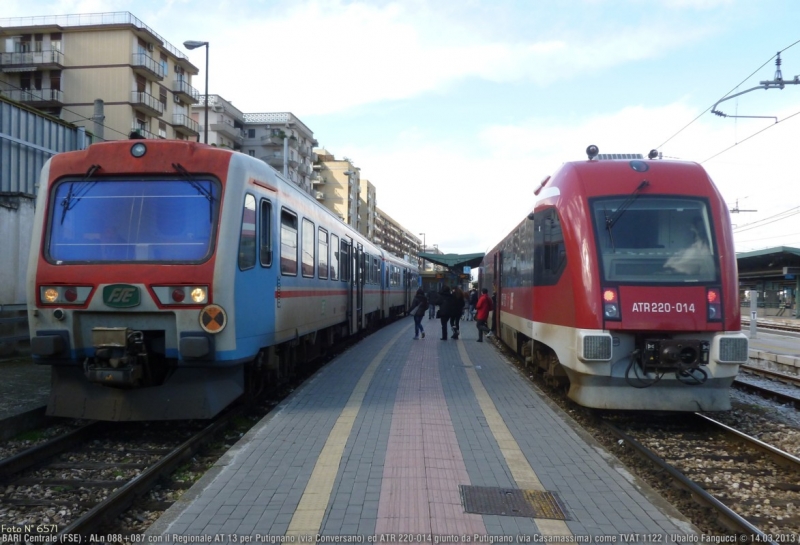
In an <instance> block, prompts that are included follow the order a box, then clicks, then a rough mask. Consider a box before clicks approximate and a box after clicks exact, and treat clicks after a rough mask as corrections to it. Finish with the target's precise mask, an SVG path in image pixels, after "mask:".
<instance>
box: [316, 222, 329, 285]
mask: <svg viewBox="0 0 800 545" xmlns="http://www.w3.org/2000/svg"><path fill="white" fill-rule="evenodd" d="M317 253H318V254H319V261H317V276H319V277H320V278H322V279H323V280H325V279H327V278H328V232H327V231H326V230H325V229H323V228H322V227H320V228H319V232H318V233H317Z"/></svg>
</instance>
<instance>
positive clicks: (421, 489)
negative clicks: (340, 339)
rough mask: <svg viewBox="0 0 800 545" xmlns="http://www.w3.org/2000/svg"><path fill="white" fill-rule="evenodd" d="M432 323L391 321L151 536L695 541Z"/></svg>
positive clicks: (641, 489) (550, 415)
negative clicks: (418, 329) (418, 333)
mask: <svg viewBox="0 0 800 545" xmlns="http://www.w3.org/2000/svg"><path fill="white" fill-rule="evenodd" d="M423 326H424V327H425V331H426V333H427V338H425V339H421V340H413V339H412V336H413V323H412V320H411V318H406V319H405V320H402V321H399V322H395V323H394V324H392V325H390V326H388V327H386V328H384V329H382V330H381V331H379V332H377V333H375V334H373V335H372V336H370V337H369V338H368V339H366V340H364V341H362V342H361V343H359V344H358V345H356V346H355V347H353V348H351V349H350V350H349V351H347V352H346V353H344V354H342V355H341V356H339V357H337V358H336V359H335V360H334V361H332V362H331V363H329V364H328V365H326V366H325V367H324V368H323V369H322V370H321V371H320V372H318V373H317V374H316V375H315V376H313V377H312V378H311V379H310V380H308V381H307V382H306V383H304V384H303V385H302V386H301V387H300V388H298V389H297V390H296V391H295V392H293V393H292V395H290V396H289V397H288V398H287V399H285V400H284V401H283V402H282V403H281V404H280V405H278V406H277V407H276V409H275V410H274V411H273V412H272V413H271V414H269V415H268V416H267V417H266V418H264V419H263V420H262V421H261V422H260V423H259V424H258V425H257V426H255V427H254V428H253V429H252V430H251V431H250V432H249V433H248V434H247V435H245V436H244V437H243V438H242V440H241V441H239V443H238V444H236V445H235V446H234V448H233V449H232V450H231V451H230V452H229V453H228V454H226V455H225V456H224V457H223V458H222V459H220V460H219V462H218V463H217V464H216V466H215V467H214V468H213V469H212V470H211V471H210V472H209V473H208V474H207V475H205V476H204V477H203V478H202V479H201V480H200V481H198V483H196V484H195V486H194V487H193V488H191V489H190V490H189V491H188V492H187V493H186V494H185V495H184V497H183V498H182V499H181V500H179V501H178V502H176V503H175V504H174V505H173V506H172V507H171V508H170V509H169V510H168V511H167V512H166V513H165V514H164V515H163V516H162V517H161V518H160V519H159V520H158V521H157V522H156V523H155V524H154V525H153V526H152V527H151V528H150V529H149V530H148V532H147V536H148V539H149V542H159V543H187V542H195V543H196V542H208V541H209V540H210V541H212V542H213V541H214V540H218V541H219V542H228V543H237V542H238V543H242V542H252V543H255V542H272V543H276V542H304V541H315V540H318V541H323V542H324V541H331V542H334V541H338V542H342V541H348V542H362V543H369V542H378V543H379V542H392V541H394V542H402V541H407V542H431V543H442V542H453V541H462V542H472V543H475V542H489V541H498V540H502V541H507V542H508V541H510V542H536V541H537V540H538V541H541V538H542V536H545V538H546V539H548V540H557V541H560V542H564V541H570V540H572V541H583V542H589V541H594V542H597V540H598V539H599V538H600V536H603V539H608V540H611V539H614V540H615V541H616V542H620V541H623V540H626V539H627V542H630V543H636V542H640V540H641V542H651V543H652V542H653V541H660V542H670V538H674V536H681V538H683V537H684V536H687V535H690V534H694V532H695V529H694V528H693V527H692V526H691V525H690V524H689V523H688V522H686V521H685V520H683V519H682V518H681V517H680V515H679V514H677V513H676V512H675V511H673V510H672V508H671V507H670V506H668V505H667V504H666V503H664V502H663V501H662V500H661V499H660V497H658V496H657V495H655V494H654V493H652V491H650V490H649V489H648V488H647V487H646V486H643V485H641V483H639V482H638V481H637V479H635V478H634V477H633V476H631V475H630V474H628V473H627V472H626V471H625V470H624V469H623V468H622V467H620V466H619V464H618V462H617V461H616V459H615V458H613V457H611V456H610V455H608V454H607V453H605V451H603V450H602V449H601V448H600V447H599V446H598V445H597V444H594V443H593V442H592V441H591V440H587V439H586V438H584V437H583V436H582V434H581V433H580V432H579V431H577V430H576V428H575V427H574V423H572V421H570V420H569V419H568V418H567V417H566V416H565V415H564V414H563V413H561V412H560V411H559V410H557V409H554V408H552V407H551V406H550V404H549V403H548V402H546V401H545V400H544V399H543V398H542V397H540V395H539V394H538V393H537V391H536V390H535V389H534V387H532V386H531V384H530V383H529V382H528V381H527V380H525V379H524V378H523V377H521V376H520V375H519V374H518V373H517V371H516V369H515V368H514V367H513V366H512V365H511V364H509V362H508V361H507V360H506V359H505V358H504V357H503V356H502V354H501V353H500V351H499V350H498V349H497V348H496V347H495V346H494V345H493V344H492V343H491V342H484V343H477V342H476V340H477V332H476V331H475V329H474V322H466V323H463V324H462V335H461V339H460V340H457V341H455V340H452V339H449V340H447V341H446V342H445V341H441V340H440V339H439V335H440V334H441V328H440V325H439V321H438V320H428V319H424V320H423ZM519 497H522V498H523V501H522V503H521V504H520V503H519V502H517V503H511V504H509V503H504V502H506V501H507V500H513V499H515V498H516V499H518V498H519ZM465 502H466V503H468V504H469V506H470V509H471V510H473V511H478V512H477V513H476V512H466V509H465ZM476 502H477V503H476ZM494 504H498V505H499V506H498V505H494ZM487 505H488V507H487ZM476 506H477V507H476ZM520 508H522V510H519V509H520ZM498 512H499V513H504V514H489V513H498ZM637 534H638V536H636V535H637ZM653 536H659V537H653Z"/></svg>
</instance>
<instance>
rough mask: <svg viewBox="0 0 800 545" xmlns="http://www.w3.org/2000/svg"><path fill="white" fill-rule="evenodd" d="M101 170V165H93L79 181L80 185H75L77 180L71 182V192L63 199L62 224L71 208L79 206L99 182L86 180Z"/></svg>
mask: <svg viewBox="0 0 800 545" xmlns="http://www.w3.org/2000/svg"><path fill="white" fill-rule="evenodd" d="M98 170H100V165H92V166H90V167H89V169H88V170H87V171H86V175H85V176H84V177H83V180H81V181H80V182H79V183H78V186H77V187H75V182H71V183H70V184H69V192H68V193H67V196H66V198H64V200H63V201H61V208H62V210H61V225H64V218H65V217H66V215H67V212H68V211H69V210H72V209H73V208H75V206H77V204H78V202H79V201H80V200H81V199H82V198H83V197H84V196H85V195H86V194H87V193H88V192H89V190H90V189H91V188H92V187H93V186H94V185H95V184H96V183H97V182H91V183H86V180H88V179H89V178H91V177H92V176H94V173H95V172H97V171H98Z"/></svg>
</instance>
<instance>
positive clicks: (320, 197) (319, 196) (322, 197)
mask: <svg viewBox="0 0 800 545" xmlns="http://www.w3.org/2000/svg"><path fill="white" fill-rule="evenodd" d="M314 198H315V199H317V200H318V201H324V200H325V193H323V192H322V191H314Z"/></svg>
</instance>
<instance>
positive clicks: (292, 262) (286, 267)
mask: <svg viewBox="0 0 800 545" xmlns="http://www.w3.org/2000/svg"><path fill="white" fill-rule="evenodd" d="M281 274H285V275H290V276H297V215H296V214H294V212H290V211H289V210H286V209H283V210H281Z"/></svg>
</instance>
